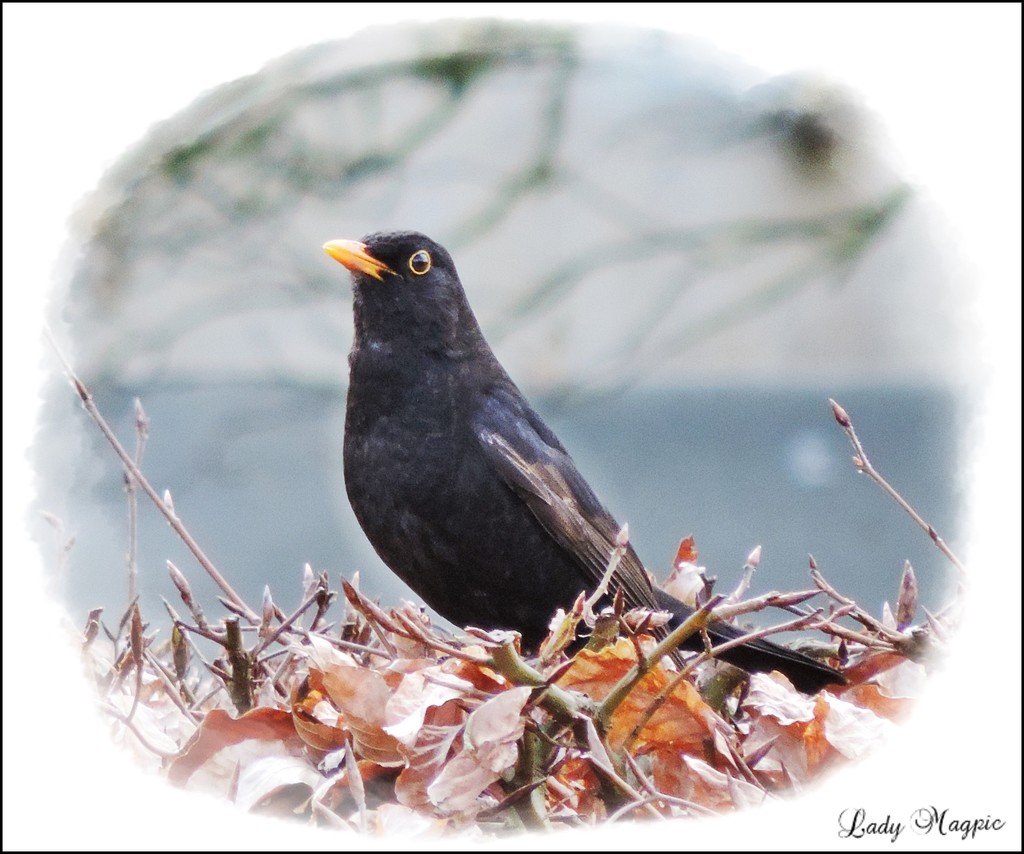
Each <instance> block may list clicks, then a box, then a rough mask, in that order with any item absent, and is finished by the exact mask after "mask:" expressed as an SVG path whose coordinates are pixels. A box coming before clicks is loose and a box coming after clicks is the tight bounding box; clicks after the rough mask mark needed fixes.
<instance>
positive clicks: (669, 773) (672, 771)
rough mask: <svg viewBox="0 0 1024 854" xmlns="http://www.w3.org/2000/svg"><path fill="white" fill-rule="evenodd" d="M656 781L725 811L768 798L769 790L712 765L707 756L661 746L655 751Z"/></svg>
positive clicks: (666, 789) (662, 788)
mask: <svg viewBox="0 0 1024 854" xmlns="http://www.w3.org/2000/svg"><path fill="white" fill-rule="evenodd" d="M651 770H652V772H653V777H654V785H655V787H656V788H657V789H658V791H659V792H664V793H665V794H666V795H674V796H675V797H677V798H685V799H686V800H688V801H693V802H694V803H696V804H699V805H701V806H703V807H706V808H707V809H712V810H716V811H719V812H724V811H728V810H733V809H737V808H741V807H745V806H750V805H754V804H760V803H762V802H763V801H764V798H765V793H764V791H763V790H761V789H759V788H758V787H757V786H754V785H751V784H750V783H748V782H747V781H746V780H741V779H738V778H736V777H733V776H731V775H729V774H725V773H723V772H721V771H717V770H716V769H714V768H712V767H711V766H710V765H709V764H708V763H707V762H705V761H704V760H703V759H698V758H697V757H695V756H688V755H686V754H682V755H680V754H678V753H676V752H674V751H671V750H665V749H659V750H656V751H655V752H654V753H653V754H652V755H651Z"/></svg>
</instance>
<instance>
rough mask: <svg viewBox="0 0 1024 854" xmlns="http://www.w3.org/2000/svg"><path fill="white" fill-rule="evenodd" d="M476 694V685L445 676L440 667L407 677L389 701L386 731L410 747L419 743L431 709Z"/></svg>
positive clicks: (410, 674)
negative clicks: (421, 730)
mask: <svg viewBox="0 0 1024 854" xmlns="http://www.w3.org/2000/svg"><path fill="white" fill-rule="evenodd" d="M430 676H433V677H435V678H433V679H431V678H430ZM472 690H474V689H473V685H472V683H470V682H467V681H466V680H464V679H459V678H457V677H455V676H452V675H450V674H448V673H445V672H444V671H443V669H442V667H441V666H440V665H436V666H431V667H426V668H424V669H422V670H419V671H416V672H413V673H406V674H405V675H404V676H403V677H402V681H401V682H400V683H399V685H398V688H397V689H396V690H395V692H394V693H393V694H392V695H391V697H390V698H389V699H388V701H387V705H386V707H385V709H384V720H385V721H386V723H385V725H384V730H385V731H386V732H387V733H388V735H391V736H393V737H394V738H395V739H397V740H398V741H399V742H401V743H402V744H404V745H405V746H406V747H408V746H410V745H412V744H414V743H415V741H416V737H417V735H418V734H419V731H420V729H421V727H422V726H423V719H424V717H425V716H426V714H427V710H428V709H430V708H432V707H434V706H443V705H444V704H445V703H447V702H448V701H449V700H455V699H459V698H462V697H465V696H466V693H467V692H469V691H472Z"/></svg>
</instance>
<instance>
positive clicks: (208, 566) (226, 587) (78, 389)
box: [46, 329, 259, 623]
mask: <svg viewBox="0 0 1024 854" xmlns="http://www.w3.org/2000/svg"><path fill="white" fill-rule="evenodd" d="M46 337H47V339H48V340H49V342H50V346H52V347H53V350H54V352H55V353H56V354H57V359H58V360H59V361H60V363H61V367H62V368H63V370H64V375H65V376H66V377H67V378H68V380H69V382H70V383H71V386H72V388H74V390H75V393H76V394H77V395H78V397H79V400H80V401H81V402H82V406H83V407H84V408H85V411H86V412H88V413H89V416H90V417H91V418H92V420H93V421H94V422H96V426H97V427H99V428H100V432H102V433H103V436H104V437H105V438H106V440H107V441H108V442H109V443H110V446H111V447H112V448H113V449H114V453H116V454H117V456H118V457H119V458H120V460H121V463H122V465H124V467H125V468H126V469H127V470H128V473H129V474H130V475H131V477H133V478H134V479H135V481H136V482H137V483H138V484H139V486H141V487H142V491H143V492H145V493H146V495H147V496H149V500H150V501H152V502H153V504H154V505H155V506H156V508H157V509H158V510H159V511H160V512H161V514H163V516H164V518H165V519H166V520H167V522H168V524H169V525H170V526H171V528H173V529H174V532H175V533H176V534H177V535H178V537H180V538H181V541H182V542H183V543H184V544H185V545H186V546H187V547H188V550H189V551H190V552H192V555H193V556H194V557H195V559H196V560H197V561H198V562H199V565H200V566H201V567H202V568H203V569H204V570H206V573H207V575H209V576H210V578H212V579H213V581H214V583H215V584H216V585H217V586H218V587H220V589H221V590H223V591H224V593H225V594H226V595H227V597H228V599H230V600H231V601H232V602H233V603H234V604H235V606H236V607H237V608H239V609H241V610H242V612H243V613H244V614H245V617H246V619H248V620H249V621H250V622H252V623H258V622H259V617H258V616H257V615H256V614H255V613H254V612H253V610H252V609H251V608H249V606H248V605H246V604H245V601H244V600H243V599H242V597H241V596H239V595H238V594H237V593H236V592H235V590H234V588H233V587H232V586H231V585H230V584H229V583H228V581H227V579H226V578H225V577H224V576H223V575H221V574H220V572H219V571H218V570H217V568H216V567H215V566H214V565H213V562H212V561H211V560H210V559H209V558H208V557H207V556H206V554H205V552H203V550H202V549H201V548H200V547H199V543H197V542H196V541H195V539H193V537H192V535H191V534H190V533H189V532H188V530H187V529H186V528H185V526H184V524H182V521H181V519H179V518H178V516H177V514H176V513H175V512H174V511H173V508H172V505H171V504H170V502H165V501H164V500H163V499H162V498H161V497H160V496H159V495H157V492H156V490H155V489H153V487H152V486H151V485H150V483H149V481H148V480H146V477H145V476H144V475H143V474H142V472H141V471H139V467H138V466H137V465H135V461H134V460H133V459H132V458H131V456H130V455H129V454H128V452H127V451H126V450H125V449H124V446H123V445H122V444H121V442H120V441H119V440H118V438H117V436H116V435H115V434H114V431H113V430H112V429H111V427H110V425H109V424H108V423H107V421H106V419H105V418H104V417H103V415H102V414H101V413H100V411H99V409H98V408H97V407H96V404H95V402H94V401H93V399H92V394H91V393H90V392H89V389H88V388H86V387H85V384H84V383H83V382H82V381H81V380H80V379H79V378H78V376H77V375H76V374H75V372H74V370H73V369H72V367H71V365H70V363H69V362H68V361H67V359H65V358H64V354H63V353H62V352H61V351H60V348H59V347H58V346H57V342H56V341H55V340H54V338H53V335H52V334H51V333H50V330H49V329H47V330H46Z"/></svg>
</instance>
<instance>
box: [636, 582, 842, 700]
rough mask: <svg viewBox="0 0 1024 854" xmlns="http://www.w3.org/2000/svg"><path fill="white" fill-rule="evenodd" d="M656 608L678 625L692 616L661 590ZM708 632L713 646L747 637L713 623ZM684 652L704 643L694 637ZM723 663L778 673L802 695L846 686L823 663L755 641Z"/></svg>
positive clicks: (687, 608) (726, 656)
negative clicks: (830, 686)
mask: <svg viewBox="0 0 1024 854" xmlns="http://www.w3.org/2000/svg"><path fill="white" fill-rule="evenodd" d="M655 598H656V599H657V601H658V607H659V608H662V609H664V610H666V611H670V612H671V613H673V614H674V615H675V620H674V621H673V623H674V624H675V625H678V624H679V623H681V622H683V620H685V619H686V618H687V617H689V616H690V615H691V614H693V608H691V607H690V606H689V605H686V604H684V603H683V602H680V601H679V600H678V599H676V598H674V597H673V596H670V595H669V594H668V593H666V592H665V591H663V590H657V589H656V590H655ZM707 633H708V635H709V636H710V638H711V641H712V644H713V645H714V644H719V643H724V642H725V641H730V640H735V639H736V638H739V637H742V636H743V635H744V634H746V633H745V632H744V631H743V630H741V629H738V628H736V627H735V626H733V625H730V624H729V623H723V622H714V623H711V624H710V625H708V627H707ZM683 646H684V647H685V648H687V649H695V650H700V649H703V644H702V642H701V639H700V637H699V636H698V635H693V636H691V637H690V638H688V639H687V641H686V642H685V643H684V644H683ZM720 657H721V659H722V660H723V661H728V662H729V663H730V664H735V665H736V666H737V667H741V668H743V669H744V670H746V671H748V672H752V673H769V672H771V671H772V670H778V671H779V672H780V673H782V674H783V675H785V676H786V677H787V678H788V679H789V681H790V682H792V683H793V685H794V686H795V687H796V688H797V689H798V690H800V691H803V692H804V693H805V694H816V693H817V692H818V691H820V690H821V689H822V688H824V687H825V686H826V685H845V684H846V677H844V676H843V674H842V673H840V672H839V671H838V670H835V669H834V668H832V667H829V666H828V665H827V664H823V663H822V662H820V661H817V660H816V659H813V658H811V657H810V656H808V655H804V654H803V653H802V652H797V651H796V650H795V649H790V648H789V647H785V646H782V645H781V644H777V643H773V642H772V641H769V640H765V639H764V638H758V639H756V640H752V641H749V642H747V643H745V644H742V645H741V646H737V647H734V648H733V649H730V650H726V651H725V652H723V653H722V654H721V656H720Z"/></svg>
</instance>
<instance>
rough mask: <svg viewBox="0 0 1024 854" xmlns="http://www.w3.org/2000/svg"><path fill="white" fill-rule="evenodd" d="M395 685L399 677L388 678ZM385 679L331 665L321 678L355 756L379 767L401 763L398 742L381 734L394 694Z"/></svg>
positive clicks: (362, 668)
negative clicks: (348, 735) (349, 734)
mask: <svg viewBox="0 0 1024 854" xmlns="http://www.w3.org/2000/svg"><path fill="white" fill-rule="evenodd" d="M389 677H390V679H391V682H393V683H395V684H397V683H398V682H399V681H400V680H401V678H402V677H401V674H398V673H393V674H389ZM389 677H388V676H385V675H382V674H381V673H378V672H377V671H375V670H369V669H367V668H364V667H356V666H348V665H341V664H339V665H335V666H333V667H331V668H330V670H328V671H325V672H324V673H323V674H322V677H321V678H322V680H323V686H324V691H325V692H326V694H327V696H328V698H329V699H330V700H331V702H332V703H334V705H335V707H336V708H337V709H338V711H339V712H341V714H342V720H343V723H344V726H345V728H346V729H348V730H349V732H351V733H352V740H353V744H354V746H355V749H356V752H357V753H358V754H359V755H360V756H362V757H363V758H365V759H370V760H372V761H374V762H376V763H378V764H380V765H401V764H403V763H404V760H403V759H402V754H401V752H400V751H399V743H398V739H396V738H395V737H394V736H393V735H390V734H389V733H387V732H386V731H385V730H384V725H385V723H386V719H385V709H386V708H387V703H388V700H390V699H391V696H392V694H393V692H394V685H393V684H390V683H389Z"/></svg>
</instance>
